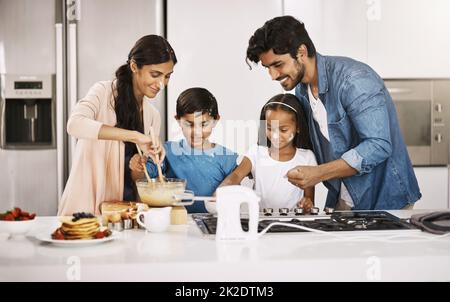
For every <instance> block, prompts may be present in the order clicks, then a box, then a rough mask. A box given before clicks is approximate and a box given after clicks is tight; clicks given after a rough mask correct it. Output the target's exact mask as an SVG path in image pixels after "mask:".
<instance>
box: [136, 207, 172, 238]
mask: <svg viewBox="0 0 450 302" xmlns="http://www.w3.org/2000/svg"><path fill="white" fill-rule="evenodd" d="M171 210H172V207H165V208H151V209H150V210H148V211H145V212H138V213H137V218H136V221H137V223H138V224H139V225H141V226H143V227H144V228H145V229H146V230H147V231H149V232H154V233H158V232H164V231H165V230H167V228H168V227H169V225H170V212H171ZM141 216H144V221H142V220H141Z"/></svg>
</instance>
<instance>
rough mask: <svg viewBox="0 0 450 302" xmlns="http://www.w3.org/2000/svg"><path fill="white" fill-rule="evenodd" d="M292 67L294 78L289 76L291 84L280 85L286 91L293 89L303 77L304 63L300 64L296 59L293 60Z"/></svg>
mask: <svg viewBox="0 0 450 302" xmlns="http://www.w3.org/2000/svg"><path fill="white" fill-rule="evenodd" d="M294 69H295V75H294V78H292V77H290V78H291V79H292V84H291V85H289V86H284V85H281V86H282V87H283V88H284V90H286V91H290V90H292V89H294V88H295V86H297V85H298V84H300V83H301V81H302V80H303V77H304V76H305V65H303V64H300V63H299V62H297V61H294Z"/></svg>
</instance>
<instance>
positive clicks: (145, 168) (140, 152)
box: [136, 144, 151, 183]
mask: <svg viewBox="0 0 450 302" xmlns="http://www.w3.org/2000/svg"><path fill="white" fill-rule="evenodd" d="M136 148H137V150H138V153H139V156H140V157H142V151H141V148H140V147H139V145H138V144H136ZM143 166H144V173H145V177H146V178H147V182H148V183H150V182H151V178H150V175H148V172H147V167H146V166H145V164H143Z"/></svg>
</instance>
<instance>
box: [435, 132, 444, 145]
mask: <svg viewBox="0 0 450 302" xmlns="http://www.w3.org/2000/svg"><path fill="white" fill-rule="evenodd" d="M434 140H435V141H436V142H438V143H441V142H442V134H441V133H438V134H436V136H435V137H434Z"/></svg>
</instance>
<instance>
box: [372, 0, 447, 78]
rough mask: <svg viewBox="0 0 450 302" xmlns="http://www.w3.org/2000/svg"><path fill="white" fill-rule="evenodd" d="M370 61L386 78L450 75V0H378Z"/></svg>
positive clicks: (373, 25) (373, 22) (373, 20)
mask: <svg viewBox="0 0 450 302" xmlns="http://www.w3.org/2000/svg"><path fill="white" fill-rule="evenodd" d="M372 2H375V3H376V4H374V5H377V6H378V12H379V13H378V14H377V16H375V18H373V19H372V20H369V22H368V35H367V37H368V47H367V50H368V54H367V55H368V63H369V65H370V66H371V67H372V68H374V69H375V70H376V71H377V72H378V73H379V74H380V75H381V76H382V77H383V78H433V77H434V78H445V77H450V56H449V55H448V54H449V53H450V38H449V37H450V1H448V0H430V1H423V0H377V1H372Z"/></svg>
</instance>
